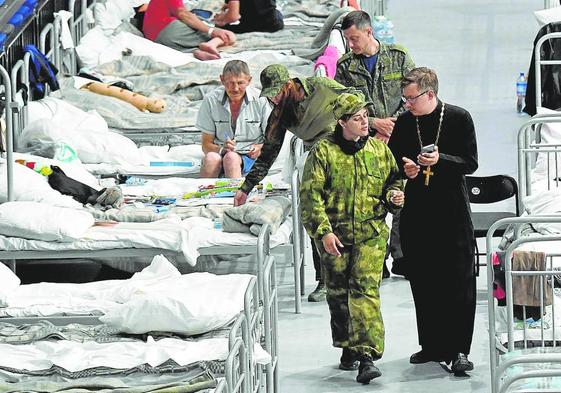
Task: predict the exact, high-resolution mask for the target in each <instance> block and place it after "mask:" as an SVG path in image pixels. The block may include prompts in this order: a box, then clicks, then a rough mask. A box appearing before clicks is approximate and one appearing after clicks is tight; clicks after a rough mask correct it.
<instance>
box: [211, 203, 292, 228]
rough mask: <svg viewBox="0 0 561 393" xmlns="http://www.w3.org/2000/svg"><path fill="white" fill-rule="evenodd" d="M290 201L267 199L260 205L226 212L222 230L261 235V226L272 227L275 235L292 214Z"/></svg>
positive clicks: (246, 205)
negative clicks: (290, 213) (267, 225)
mask: <svg viewBox="0 0 561 393" xmlns="http://www.w3.org/2000/svg"><path fill="white" fill-rule="evenodd" d="M290 203H291V202H290V199H288V198H286V197H282V196H273V197H268V198H265V199H264V200H263V201H262V202H260V203H246V204H245V205H242V206H236V207H229V208H227V209H225V210H224V216H223V217H222V230H223V231H224V232H242V233H247V232H250V233H252V234H254V235H256V236H257V235H259V231H260V230H261V226H262V225H264V224H269V225H271V231H272V233H275V232H276V230H277V229H278V228H279V226H280V225H281V224H282V223H283V222H284V220H285V218H286V216H288V213H289V212H290Z"/></svg>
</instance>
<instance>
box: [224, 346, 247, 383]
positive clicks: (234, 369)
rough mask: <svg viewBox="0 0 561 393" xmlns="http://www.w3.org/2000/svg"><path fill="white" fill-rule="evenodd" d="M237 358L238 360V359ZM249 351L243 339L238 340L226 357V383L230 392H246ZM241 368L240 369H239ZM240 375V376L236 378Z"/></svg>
mask: <svg viewBox="0 0 561 393" xmlns="http://www.w3.org/2000/svg"><path fill="white" fill-rule="evenodd" d="M236 360H237V361H236ZM246 362H247V352H246V348H245V346H244V343H243V341H242V339H241V338H240V339H238V340H236V342H235V344H234V345H233V347H232V349H231V350H230V353H229V354H228V357H227V358H226V372H225V374H226V383H227V385H228V388H229V391H230V393H244V392H245V390H244V389H245V380H246V377H247V368H246ZM238 370H239V371H238ZM236 376H238V378H236Z"/></svg>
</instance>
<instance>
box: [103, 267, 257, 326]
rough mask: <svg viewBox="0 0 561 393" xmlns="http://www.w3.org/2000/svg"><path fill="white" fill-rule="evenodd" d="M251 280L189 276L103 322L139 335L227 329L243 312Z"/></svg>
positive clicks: (133, 301) (247, 277) (148, 293)
mask: <svg viewBox="0 0 561 393" xmlns="http://www.w3.org/2000/svg"><path fill="white" fill-rule="evenodd" d="M251 277H252V276H250V275H247V274H228V275H221V276H218V275H215V274H210V273H191V274H186V275H183V276H181V277H179V278H178V279H177V280H174V281H170V280H165V281H164V282H163V283H164V284H163V285H162V287H160V288H155V290H153V291H152V290H151V291H146V292H145V293H141V294H139V295H138V296H134V297H132V298H131V300H129V301H128V302H126V303H125V304H123V305H121V306H119V307H116V308H114V309H112V310H110V311H109V312H108V313H107V314H105V315H104V316H102V317H100V320H101V321H102V322H103V323H107V324H108V325H111V326H113V327H116V328H118V329H120V330H121V331H123V332H127V333H135V334H141V333H147V332H150V331H166V332H175V333H180V334H186V335H194V334H201V333H205V332H209V331H211V330H215V329H218V328H220V327H223V326H225V325H227V324H228V323H230V322H231V321H232V320H233V319H234V318H235V317H236V316H237V315H238V314H239V313H240V312H241V311H242V310H243V307H244V296H245V290H246V288H247V285H248V283H249V280H250V279H251ZM164 286H165V287H164Z"/></svg>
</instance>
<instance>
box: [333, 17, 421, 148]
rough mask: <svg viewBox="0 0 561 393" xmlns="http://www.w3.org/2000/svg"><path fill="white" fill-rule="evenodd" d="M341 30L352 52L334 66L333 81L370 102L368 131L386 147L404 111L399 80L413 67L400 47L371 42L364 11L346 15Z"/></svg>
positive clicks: (368, 23) (374, 39)
mask: <svg viewBox="0 0 561 393" xmlns="http://www.w3.org/2000/svg"><path fill="white" fill-rule="evenodd" d="M341 28H342V29H343V35H344V36H345V38H346V40H347V43H348V45H349V48H350V49H351V51H350V52H348V53H346V54H345V55H343V56H342V57H341V58H340V59H339V61H338V62H337V72H336V74H335V80H336V81H337V82H339V83H341V84H343V85H345V86H352V87H355V88H357V89H358V90H360V91H361V92H362V93H363V94H364V96H365V97H366V99H367V100H369V101H372V103H373V106H372V107H371V108H370V110H369V117H370V128H372V129H374V130H376V131H377V134H376V138H378V139H382V140H383V141H384V142H386V143H387V141H388V139H389V137H390V136H391V133H392V131H393V125H394V122H395V118H396V116H397V115H399V113H401V112H402V111H403V106H402V102H401V85H400V83H401V79H402V78H403V77H404V76H405V75H407V73H409V71H411V70H412V69H413V68H415V64H414V63H413V60H411V58H410V57H409V55H408V53H407V50H406V49H405V48H404V47H403V46H401V45H397V44H392V45H386V44H384V43H381V42H380V41H378V40H377V39H376V38H374V35H373V33H372V26H371V20H370V16H369V15H368V14H367V13H366V12H364V11H352V12H350V13H348V14H347V15H346V16H345V18H344V19H343V22H342V25H341ZM369 68H371V70H369Z"/></svg>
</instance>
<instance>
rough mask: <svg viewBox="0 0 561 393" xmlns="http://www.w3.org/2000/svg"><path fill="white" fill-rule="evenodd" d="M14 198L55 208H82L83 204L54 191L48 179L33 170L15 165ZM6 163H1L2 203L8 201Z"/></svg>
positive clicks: (0, 198)
mask: <svg viewBox="0 0 561 393" xmlns="http://www.w3.org/2000/svg"><path fill="white" fill-rule="evenodd" d="M13 175H14V177H13V182H14V183H13V196H14V200H15V201H34V202H43V203H46V204H49V205H53V206H62V207H71V208H80V207H82V204H80V202H78V201H76V200H74V199H72V197H71V196H68V195H62V194H61V193H60V192H58V191H56V190H53V189H52V188H51V186H50V185H49V183H47V178H46V177H45V176H43V175H40V174H39V173H37V172H35V171H34V170H32V169H29V168H27V167H25V166H23V165H20V164H17V163H14V166H13ZM7 178H8V177H7V172H6V162H5V161H3V160H2V161H0V203H2V202H6V201H7V200H8V193H7V191H6V190H7V183H8V181H7Z"/></svg>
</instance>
